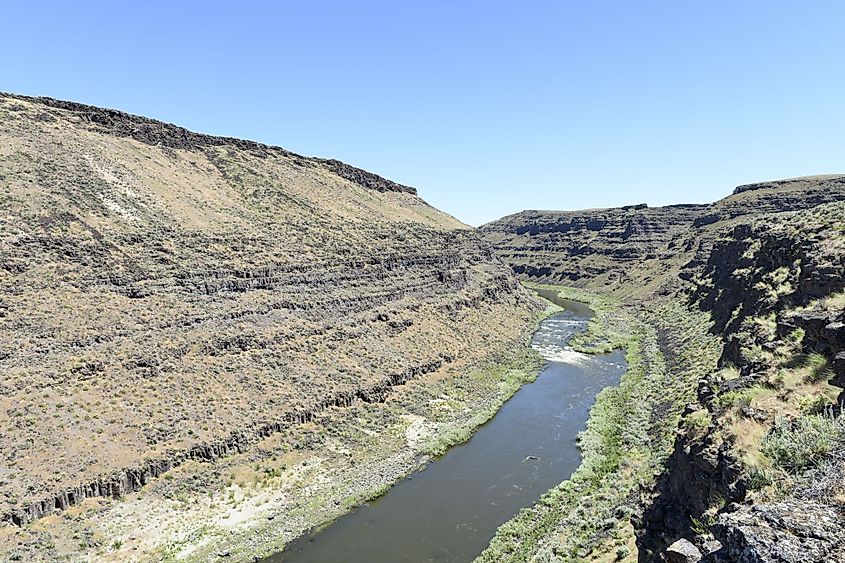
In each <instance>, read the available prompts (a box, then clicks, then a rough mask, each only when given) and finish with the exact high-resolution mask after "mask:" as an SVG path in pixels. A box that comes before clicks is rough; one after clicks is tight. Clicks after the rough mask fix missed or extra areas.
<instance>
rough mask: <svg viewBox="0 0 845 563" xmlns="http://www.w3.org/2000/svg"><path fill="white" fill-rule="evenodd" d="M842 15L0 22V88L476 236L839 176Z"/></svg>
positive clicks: (377, 11) (520, 7) (91, 10)
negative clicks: (254, 144) (411, 203)
mask: <svg viewBox="0 0 845 563" xmlns="http://www.w3.org/2000/svg"><path fill="white" fill-rule="evenodd" d="M843 30H845V2H841V1H839V0H831V1H818V0H803V1H801V2H794V1H780V0H759V1H751V0H747V1H745V0H731V1H708V2H704V1H678V0H673V1H649V0H641V1H636V2H635V1H621V0H619V1H615V2H611V1H604V0H580V1H565V0H558V1H555V2H536V1H530V0H524V1H521V2H516V1H512V2H499V1H496V0H487V1H483V2H475V1H458V2H456V1H454V0H452V1H449V2H441V1H439V0H426V1H417V2H413V1H397V0H394V1H392V2H377V1H370V0H356V1H355V2H350V1H344V2H340V1H338V2H320V1H317V0H314V1H310V2H303V1H301V0H299V1H297V2H284V1H276V2H247V1H243V2H237V3H236V2H215V1H213V0H206V1H203V2H192V1H180V2H175V1H168V2H158V1H154V0H147V1H145V2H114V1H111V2H86V1H75V2H54V3H51V2H38V1H37V0H33V1H27V2H8V3H5V5H4V6H3V8H2V14H1V15H0V90H2V91H6V92H15V93H20V94H29V95H45V96H51V97H54V98H60V99H68V100H74V101H79V102H84V103H89V104H93V105H97V106H105V107H111V108H116V109H121V110H124V111H128V112H130V113H135V114H140V115H145V116H148V117H153V118H156V119H161V120H163V121H167V122H171V123H176V124H178V125H182V126H184V127H187V128H189V129H192V130H195V131H200V132H204V133H212V134H219V135H227V136H233V137H242V138H247V139H253V140H258V141H262V142H265V143H269V144H273V145H280V146H283V147H285V148H287V149H289V150H292V151H295V152H298V153H300V154H305V155H314V156H321V157H331V158H338V159H340V160H343V161H346V162H348V163H350V164H354V165H356V166H359V167H362V168H365V169H367V170H371V171H373V172H376V173H378V174H380V175H382V176H385V177H387V178H390V179H392V180H395V181H398V182H401V183H404V184H408V185H411V186H415V187H416V188H417V189H418V191H419V194H420V195H421V196H422V197H423V198H424V199H425V200H426V201H428V202H429V203H431V204H432V205H434V206H436V207H439V208H440V209H443V210H445V211H447V212H449V213H451V214H452V215H454V216H456V217H457V218H459V219H461V220H462V221H464V222H466V223H469V224H472V225H480V224H482V223H485V222H487V221H490V220H493V219H496V218H498V217H501V216H503V215H507V214H510V213H515V212H518V211H521V210H523V209H582V208H588V207H606V206H618V205H627V204H634V203H642V202H646V203H648V204H650V205H663V204H670V203H684V202H707V201H713V200H715V199H718V198H720V197H723V196H725V195H727V194H728V193H730V191H731V190H732V189H733V188H734V186H736V185H739V184H743V183H749V182H754V181H760V180H770V179H776V178H786V177H793V176H802V175H810V174H825V173H836V172H845V31H843Z"/></svg>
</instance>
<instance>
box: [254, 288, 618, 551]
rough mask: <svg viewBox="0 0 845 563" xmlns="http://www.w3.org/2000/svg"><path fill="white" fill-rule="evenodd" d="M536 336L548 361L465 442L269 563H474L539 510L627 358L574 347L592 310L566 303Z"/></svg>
mask: <svg viewBox="0 0 845 563" xmlns="http://www.w3.org/2000/svg"><path fill="white" fill-rule="evenodd" d="M560 304H561V305H562V306H563V307H564V309H565V310H564V311H562V312H561V313H559V314H556V315H553V316H552V317H550V318H549V319H547V320H546V321H544V322H543V323H541V325H540V327H539V329H538V330H537V331H536V332H535V334H534V337H533V339H532V346H533V348H534V349H535V350H537V351H538V352H539V353H540V354H541V355H542V356H543V358H544V359H545V360H546V361H545V364H544V367H543V370H542V372H541V373H540V374H539V376H538V377H537V379H536V380H535V381H534V382H532V383H528V384H526V385H523V386H521V387H520V388H519V390H518V391H517V392H516V393H515V394H514V396H513V397H512V398H511V399H509V400H508V401H507V403H505V404H504V405H503V406H502V408H501V409H499V410H498V411H497V412H496V413H495V416H494V417H493V418H492V419H491V420H490V421H489V422H487V423H486V424H484V426H482V427H481V428H479V429H478V431H476V432H474V433H473V435H472V437H471V438H470V439H469V440H467V441H466V443H463V444H460V445H458V446H455V447H454V448H450V449H449V451H448V452H447V453H446V454H445V455H444V456H443V457H439V458H437V459H436V460H434V461H432V463H430V464H429V465H428V466H427V467H426V468H425V470H424V471H423V472H421V473H418V474H415V475H414V476H413V478H412V479H405V480H402V481H401V482H399V483H397V484H396V485H395V486H393V487H392V488H391V489H390V490H389V491H388V492H387V494H386V495H385V496H384V497H382V498H380V499H378V500H377V501H375V502H373V503H368V505H366V506H364V507H362V508H360V509H359V510H356V511H355V512H354V513H352V514H349V515H347V516H344V517H342V518H340V519H339V520H338V521H337V522H335V523H333V524H332V525H331V526H330V527H329V528H328V529H325V530H322V531H318V532H315V533H313V534H309V535H307V536H305V537H303V538H300V539H298V540H296V541H294V542H292V543H291V544H289V545H288V546H287V547H286V549H285V551H284V552H282V553H281V554H279V555H278V556H275V557H272V558H270V559H267V560H266V561H264V562H262V563H281V562H283V561H284V562H290V563H319V562H323V561H345V562H347V563H399V562H407V563H417V562H419V561H441V562H443V563H446V562H453V563H466V562H467V561H471V560H472V559H473V558H475V557H476V556H477V555H478V554H479V553H481V552H482V551H483V550H484V549H485V548H486V547H487V545H488V543H489V541H490V538H491V537H492V536H493V534H494V533H495V531H496V529H497V528H498V527H499V526H501V525H502V524H503V523H504V522H506V521H508V520H509V519H510V518H512V517H513V516H514V515H515V514H516V513H517V512H518V511H519V510H521V509H523V508H525V507H527V506H531V505H532V504H534V503H535V502H536V501H537V500H538V499H539V498H540V496H541V495H542V494H543V493H545V492H546V491H547V490H548V489H549V488H551V487H553V486H555V485H556V484H558V483H559V482H560V481H561V480H562V479H565V478H567V477H568V476H569V475H570V474H572V472H573V471H575V469H576V468H577V467H578V466H579V465H580V463H581V455H580V452H579V450H578V448H577V447H576V444H575V438H576V436H577V435H578V433H579V432H580V431H582V430H583V429H584V426H585V424H586V421H587V418H588V417H589V411H590V407H591V406H592V404H593V402H594V401H595V397H596V395H597V394H598V393H599V392H600V391H601V390H602V389H604V388H605V387H608V386H615V385H617V384H618V382H619V379H620V377H621V375H622V373H624V371H625V364H624V361H623V358H622V356H623V355H622V353H621V352H614V353H610V354H606V355H601V356H587V355H584V354H579V353H576V352H574V351H573V350H572V349H571V348H570V347H569V345H568V343H569V340H570V338H571V337H572V335H574V334H577V333H580V332H582V331H583V330H584V329H585V327H586V324H587V320H588V319H589V318H590V317H592V316H593V313H592V312H591V311H590V310H589V309H588V308H587V307H586V306H584V305H583V304H580V303H575V302H571V301H566V302H563V301H562V302H561V303H560Z"/></svg>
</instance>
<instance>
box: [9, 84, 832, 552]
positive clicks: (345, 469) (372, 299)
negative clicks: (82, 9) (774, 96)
mask: <svg viewBox="0 0 845 563" xmlns="http://www.w3.org/2000/svg"><path fill="white" fill-rule="evenodd" d="M562 204H565V202H562ZM844 275H845V176H842V175H827V176H811V177H803V178H794V179H787V180H779V181H769V182H762V183H756V184H749V185H743V186H739V187H737V188H736V189H735V190H734V191H733V193H732V194H730V195H728V196H727V197H725V198H723V199H721V200H719V201H716V202H714V203H690V204H682V205H671V206H666V207H649V206H648V205H647V204H642V203H638V204H634V205H628V206H625V207H620V208H611V209H589V210H580V211H523V212H521V213H516V214H514V215H509V216H507V217H503V218H502V219H499V220H497V221H493V222H491V223H488V224H486V225H483V226H481V227H480V228H478V229H473V228H472V227H469V226H468V225H465V224H463V223H461V222H460V221H458V220H457V219H455V218H454V217H451V216H449V215H448V214H446V213H443V212H441V211H439V210H437V209H435V208H433V207H432V206H430V205H428V204H427V203H426V202H425V201H424V200H423V199H421V198H420V197H419V196H418V195H417V192H416V190H415V189H414V188H412V187H409V186H405V185H401V184H398V183H396V182H393V181H390V180H388V179H385V178H382V177H381V176H379V175H377V174H374V173H371V172H367V171H364V170H361V169H358V168H356V167H354V166H351V165H348V164H345V163H343V162H340V161H337V160H333V159H323V158H314V157H305V156H301V155H297V154H295V153H293V152H290V151H288V150H285V149H283V148H280V147H273V146H269V145H264V144H261V143H256V142H252V141H245V140H240V139H234V138H227V137H215V136H210V135H203V134H200V133H194V132H191V131H188V130H186V129H184V128H181V127H178V126H175V125H170V124H166V123H162V122H159V121H155V120H152V119H148V118H144V117H138V116H133V115H129V114H126V113H123V112H120V111H116V110H110V109H103V108H96V107H92V106H87V105H84V104H79V103H75V102H66V101H61V100H54V99H51V98H31V97H26V96H19V95H13V94H0V370H2V372H3V378H2V380H0V413H2V414H3V417H2V420H0V554H2V556H4V557H5V558H7V559H10V560H14V561H55V560H71V561H89V560H98V561H147V560H155V561H161V560H186V561H217V560H221V559H223V558H225V560H232V561H249V560H254V559H257V558H260V557H264V556H270V555H271V554H274V553H280V552H282V549H283V548H284V546H285V545H288V544H291V545H297V544H296V541H297V538H300V539H299V540H298V541H299V542H300V544H301V543H302V542H303V541H307V540H303V539H301V538H303V537H305V538H310V537H312V536H307V535H306V536H304V534H307V533H308V532H309V530H314V529H316V528H319V527H320V526H323V525H325V524H327V523H329V522H331V521H333V520H335V519H338V518H343V517H344V515H346V514H349V513H350V512H354V511H355V510H356V509H359V508H360V507H362V506H364V508H363V509H362V513H364V514H366V512H365V511H366V509H367V503H368V502H370V501H371V500H372V499H376V498H378V497H380V496H382V495H384V493H385V492H386V491H388V489H390V487H391V486H392V485H393V484H394V483H397V482H401V483H400V485H398V486H397V488H396V490H400V491H401V490H404V489H411V488H413V487H411V486H409V485H407V483H408V481H403V479H405V478H407V477H408V476H409V475H410V476H413V474H414V472H415V471H417V470H422V469H425V468H426V467H428V466H429V465H431V467H432V472H431V473H432V474H435V475H437V474H438V473H437V472H438V471H442V470H439V469H436V467H439V466H436V465H434V464H437V463H441V462H444V460H449V459H455V458H454V457H453V458H450V457H449V456H450V455H452V454H453V453H454V452H450V453H449V454H446V452H447V451H449V449H450V448H451V447H452V446H455V445H457V444H461V443H463V442H465V441H467V440H468V439H469V438H470V437H471V436H472V435H473V433H474V432H475V431H476V430H477V429H478V428H479V427H481V426H482V425H484V424H485V423H486V422H487V421H488V420H490V419H491V418H492V417H494V415H496V413H497V412H498V411H499V410H500V408H501V407H502V405H503V404H505V403H506V401H508V399H509V398H510V397H511V396H513V395H514V394H515V393H517V391H518V390H519V389H520V388H522V387H523V386H524V385H525V384H527V383H530V382H532V381H534V379H535V378H537V376H538V374H539V373H540V372H541V370H542V369H543V365H544V361H543V358H542V357H541V356H540V354H538V353H537V351H536V350H533V349H532V348H531V338H532V333H534V332H535V330H536V329H537V327H538V325H539V323H540V322H541V321H542V320H543V319H544V318H547V317H548V316H549V315H551V314H553V313H555V312H556V311H557V309H556V308H555V306H554V305H553V304H552V302H554V301H557V300H559V299H564V300H574V301H578V302H582V303H585V304H587V305H588V306H589V307H590V308H591V309H592V311H593V312H594V316H593V317H592V318H591V319H590V321H589V323H586V322H585V323H582V325H579V328H580V329H582V331H581V332H580V333H578V334H573V335H572V336H571V340H570V341H569V344H568V345H569V346H570V347H571V348H567V353H570V352H571V353H576V354H615V355H616V356H618V357H621V356H622V354H623V353H624V356H625V360H626V362H627V370H626V371H625V373H624V374H622V375H621V378H618V379H617V378H616V377H614V378H613V381H612V384H610V385H609V386H608V387H607V388H605V389H603V390H601V391H598V389H594V390H592V391H591V393H595V392H596V391H598V393H597V394H596V395H595V396H594V397H592V396H591V397H590V398H591V399H592V398H594V400H595V402H594V404H593V406H592V408H591V410H590V416H589V420H588V421H587V423H586V428H584V429H583V431H581V432H580V433H579V434H578V441H577V445H578V449H579V451H580V453H581V462H580V465H577V468H576V469H574V470H572V471H570V473H571V475H568V476H567V475H563V476H562V477H561V479H565V480H564V481H562V482H560V483H554V481H553V480H552V481H551V483H552V485H554V486H552V488H551V489H549V490H548V491H547V492H546V493H545V494H543V496H542V497H541V498H540V499H536V502H535V497H536V494H534V493H532V495H529V496H528V497H525V498H521V500H520V502H521V503H522V505H520V506H522V510H519V511H518V512H517V509H518V508H520V506H514V507H512V508H513V510H510V511H509V512H508V514H507V517H510V516H512V518H510V520H508V521H507V522H504V524H502V525H501V526H500V527H499V528H498V530H497V531H496V532H495V535H494V537H492V538H488V537H487V536H484V537H481V539H480V540H479V539H478V538H476V539H475V540H474V541H476V542H480V544H479V545H484V544H485V543H486V544H487V547H486V548H484V550H483V551H482V552H481V553H479V554H478V558H477V561H480V562H491V563H492V562H500V561H633V560H639V561H644V562H650V561H682V562H686V563H690V562H696V561H708V562H712V563H724V562H728V561H742V562H746V561H747V562H758V561H760V562H775V561H778V562H780V561H818V562H822V561H835V560H842V559H845V541H843V540H842V539H841V534H840V533H839V530H840V529H841V526H842V525H843V524H845V518H843V516H842V515H843V502H842V499H843V498H845V459H843V457H842V451H843V445H845V424H843V423H842V422H841V421H842V419H841V418H840V407H839V405H840V404H841V402H842V400H843V398H845V391H843V388H845V330H843V325H844V324H845V317H843V314H844V313H843V310H845V282H843V279H845V278H844ZM553 319H554V317H553ZM538 334H543V332H542V329H541V331H540V332H539V333H538ZM583 357H586V356H583ZM564 371H565V370H564ZM529 389H531V387H530V386H526V387H525V390H529ZM519 404H521V403H519V402H518V401H515V402H514V403H513V405H519ZM584 404H589V402H588V403H584ZM512 408H514V409H515V408H517V406H513V407H512ZM584 408H586V407H584ZM502 412H503V413H504V417H503V419H494V420H493V422H491V423H490V425H489V426H487V427H486V428H494V429H495V428H497V427H501V425H502V424H506V422H502V420H505V419H506V418H507V412H508V409H504V410H502ZM497 425H498V426H497ZM481 435H482V436H483V434H481ZM467 448H468V449H471V448H470V447H469V446H467ZM443 454H446V456H445V457H442V459H439V458H440V456H443ZM458 459H460V458H458ZM526 459H528V460H530V456H529V457H528V458H526ZM433 460H435V461H434V464H432V461H433ZM570 461H571V460H570ZM447 463H448V462H447ZM447 467H448V465H447ZM447 473H448V471H447ZM420 481H422V479H420ZM415 486H418V485H415ZM547 486H548V483H546V484H545V485H544V487H543V488H545V487H547ZM388 494H389V493H388ZM420 494H422V495H424V494H425V492H424V491H423V492H422V493H420ZM385 498H386V499H387V498H388V497H385ZM474 500H479V499H474ZM480 500H482V501H483V500H484V499H480ZM391 502H392V501H391ZM525 503H527V505H525ZM387 504H389V503H387ZM481 504H483V503H481ZM523 505H524V506H523ZM354 516H355V515H353V518H354ZM503 518H505V517H503ZM808 522H816V523H817V525H814V526H811V525H808ZM500 523H501V522H499V521H497V522H496V525H498V524H500ZM313 537H318V538H319V534H317V535H316V536H313ZM488 539H489V542H488V541H487V540H488ZM291 542H294V543H291ZM341 548H342V546H341ZM341 551H342V549H341ZM472 551H473V553H475V552H477V551H478V546H474V547H473V548H472ZM282 553H283V552H282ZM468 553H469V552H467V553H466V554H464V555H462V557H465V558H468V557H471V556H470V555H469V554H468ZM282 556H283V555H282Z"/></svg>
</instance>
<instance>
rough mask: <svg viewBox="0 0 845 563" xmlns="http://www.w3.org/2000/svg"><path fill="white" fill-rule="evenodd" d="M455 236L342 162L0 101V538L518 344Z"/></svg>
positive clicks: (464, 238)
mask: <svg viewBox="0 0 845 563" xmlns="http://www.w3.org/2000/svg"><path fill="white" fill-rule="evenodd" d="M536 307H537V304H536V303H535V302H534V301H533V299H532V298H531V297H530V296H529V295H528V294H527V292H526V291H525V290H523V289H522V288H521V287H520V286H519V285H518V283H517V281H516V279H515V278H514V276H513V274H512V273H511V272H510V271H509V270H508V269H507V268H505V267H504V266H503V265H501V264H500V263H499V262H498V261H497V260H495V259H494V258H493V256H492V254H491V252H490V249H489V247H488V246H487V245H486V244H484V243H483V242H482V241H481V240H480V238H479V237H478V235H477V234H476V233H475V232H474V231H473V230H472V229H469V228H468V227H466V226H465V225H463V224H461V223H459V222H458V221H456V220H454V219H453V218H451V217H449V216H448V215H446V214H443V213H440V212H439V211H437V210H435V209H433V208H431V207H430V206H429V205H427V204H426V203H425V202H424V201H422V200H421V199H419V198H418V197H416V196H415V195H414V190H412V189H411V188H407V187H405V186H400V185H398V184H394V183H392V182H389V181H388V180H384V179H383V178H380V177H378V176H376V175H374V174H370V173H368V172H364V171H361V170H358V169H356V168H354V167H351V166H348V165H346V164H343V163H340V162H338V161H324V160H319V159H311V158H304V157H300V156H298V155H294V154H293V153H290V152H288V151H285V150H284V149H279V148H275V147H268V146H266V145H261V144H258V143H252V142H249V141H241V140H237V139H226V138H219V137H208V136H204V135H200V134H197V133H192V132H190V131H187V130H184V129H181V128H178V127H175V126H171V125H167V124H163V123H160V122H156V121H153V120H149V119H145V118H140V117H134V116H129V115H127V114H124V113H121V112H115V111H112V110H104V109H98V108H91V107H89V106H81V105H79V104H74V103H69V102H60V101H56V100H46V99H29V98H21V97H13V96H5V95H0V372H2V373H3V377H2V378H0V413H2V414H0V518H2V519H5V520H11V521H14V522H16V523H18V524H22V523H26V522H29V521H31V520H33V519H34V518H38V517H40V516H42V515H44V514H48V513H50V512H51V511H53V510H55V509H64V508H66V507H68V506H70V505H73V504H76V503H78V502H79V501H80V500H82V499H84V498H86V497H90V496H120V495H123V494H125V493H126V492H129V491H134V490H137V489H139V488H140V487H142V486H143V485H144V484H145V483H147V482H148V480H149V479H151V478H154V477H156V476H157V475H159V474H161V473H163V472H165V471H167V470H169V469H170V468H172V467H175V466H177V465H179V464H181V463H183V462H184V461H186V460H198V461H205V460H213V459H216V458H219V457H221V456H226V455H229V454H231V453H234V452H241V451H244V450H245V449H247V448H249V447H251V445H252V444H254V443H255V442H256V441H257V440H258V439H260V438H262V437H265V436H268V435H270V434H272V433H275V432H279V431H280V430H283V429H284V428H286V427H287V426H289V425H293V424H301V423H303V422H308V421H310V420H312V419H313V418H314V415H315V413H318V412H320V411H322V410H323V409H328V408H343V407H344V406H346V405H349V404H350V403H351V402H353V401H371V402H374V401H383V400H384V399H385V398H386V397H387V396H389V395H390V393H391V389H392V388H393V387H395V386H396V385H402V384H404V383H406V382H408V381H410V380H412V379H418V378H421V377H423V376H425V375H426V374H429V373H432V372H436V371H439V370H444V369H446V368H447V367H448V366H449V365H450V364H455V363H460V364H461V365H466V366H472V365H474V364H476V363H479V362H483V361H486V360H487V359H489V358H490V357H491V356H492V355H494V354H496V353H498V352H500V351H502V350H503V349H505V348H507V347H513V346H515V345H516V343H517V342H522V339H523V338H524V334H525V331H526V329H527V327H528V326H530V323H531V322H532V318H533V316H534V314H535V311H536Z"/></svg>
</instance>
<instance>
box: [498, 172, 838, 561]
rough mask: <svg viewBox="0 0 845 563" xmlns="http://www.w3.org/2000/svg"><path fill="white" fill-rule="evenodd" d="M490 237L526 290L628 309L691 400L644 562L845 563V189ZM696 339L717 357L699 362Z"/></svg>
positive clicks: (539, 219) (769, 194)
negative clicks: (592, 297)
mask: <svg viewBox="0 0 845 563" xmlns="http://www.w3.org/2000/svg"><path fill="white" fill-rule="evenodd" d="M481 231H482V233H484V235H485V237H486V238H487V239H488V240H489V241H490V242H491V243H492V244H493V245H494V248H495V252H496V254H497V255H498V256H500V257H501V258H502V260H503V261H504V262H506V263H508V264H509V265H510V266H511V268H512V269H513V270H514V272H515V273H517V275H519V276H520V277H522V278H523V279H526V280H535V281H539V282H545V283H556V284H565V285H576V286H580V287H585V288H588V289H590V290H592V291H596V292H599V293H604V294H609V295H614V296H616V297H618V298H619V299H620V301H621V303H622V304H623V307H625V308H627V309H629V310H630V311H632V313H633V314H634V315H636V316H637V317H638V318H640V319H643V320H644V322H646V323H648V324H649V326H651V327H653V328H654V329H655V330H656V334H657V336H658V343H659V347H660V351H661V352H662V355H663V357H664V358H665V365H666V368H667V369H668V370H670V372H671V373H672V376H673V377H674V378H675V379H678V380H681V381H683V380H686V381H688V384H689V385H690V386H691V388H692V392H691V393H689V394H688V395H683V394H681V395H678V397H682V398H684V399H685V400H686V404H685V405H683V412H682V413H681V416H680V422H679V424H678V429H677V435H676V437H675V439H674V446H673V447H672V448H670V449H669V451H667V452H666V456H665V459H664V462H663V463H662V464H661V466H660V468H659V469H658V470H657V471H656V473H655V474H656V475H657V478H656V479H655V480H654V481H651V480H643V482H642V483H641V489H640V495H639V500H638V501H637V502H636V503H635V506H636V508H634V509H632V511H631V512H632V516H631V518H630V522H631V523H632V524H633V526H634V528H635V529H636V536H637V548H638V554H639V555H638V558H639V560H640V561H673V562H674V561H681V562H696V561H712V562H728V561H740V562H754V563H757V562H766V563H768V562H799V561H801V562H811V561H812V562H819V563H821V562H826V561H842V560H845V541H843V536H842V534H841V527H842V525H843V524H845V504H843V500H842V499H843V498H845V497H843V493H845V471H843V468H845V457H843V451H845V422H843V420H845V419H842V418H841V417H840V405H841V403H842V400H843V398H845V392H843V388H845V329H843V327H845V318H843V315H844V314H845V313H843V311H845V292H844V291H845V176H817V177H807V178H796V179H792V180H783V181H775V182H766V183H760V184H752V185H747V186H740V187H739V188H736V190H735V191H734V193H733V194H732V195H730V196H728V197H726V198H725V199H722V200H720V201H718V202H715V203H713V204H708V205H682V206H670V207H663V208H648V207H646V206H644V205H637V206H631V207H625V208H620V209H603V210H587V211H577V212H542V211H526V212H523V213H519V214H516V215H511V216H508V217H505V218H503V219H500V220H498V221H494V222H493V223H490V224H488V225H485V226H483V227H482V228H481ZM677 307H681V310H682V311H684V313H682V314H681V315H680V317H681V318H679V316H678V315H677V314H676V311H677ZM673 311H674V312H673ZM696 331H702V333H706V335H709V337H712V338H715V339H716V342H717V343H718V345H717V346H716V347H715V349H714V350H707V349H705V347H690V346H683V345H682V343H683V342H684V340H683V339H684V338H686V337H688V336H689V335H690V334H693V333H695V332H696ZM667 396H669V393H668V392H667ZM669 398H670V400H671V399H672V397H669ZM675 400H677V397H676V398H675ZM671 408H672V407H671V406H669V405H667V404H666V403H663V404H658V403H655V406H654V408H653V412H654V413H655V416H662V415H665V414H666V413H667V412H671ZM667 409H668V410H667ZM623 520H626V521H627V519H624V518H623ZM610 528H612V526H610V527H609V528H608V529H610ZM566 532H567V525H566V524H565V523H563V524H559V525H558V526H557V528H556V532H555V533H557V534H565V533H566ZM627 553H628V552H627V551H624V552H623V551H620V552H619V557H620V558H621V559H624V558H625V556H626V554H627ZM581 555H582V556H583V557H584V558H586V559H589V558H590V557H591V555H590V554H586V553H581Z"/></svg>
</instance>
